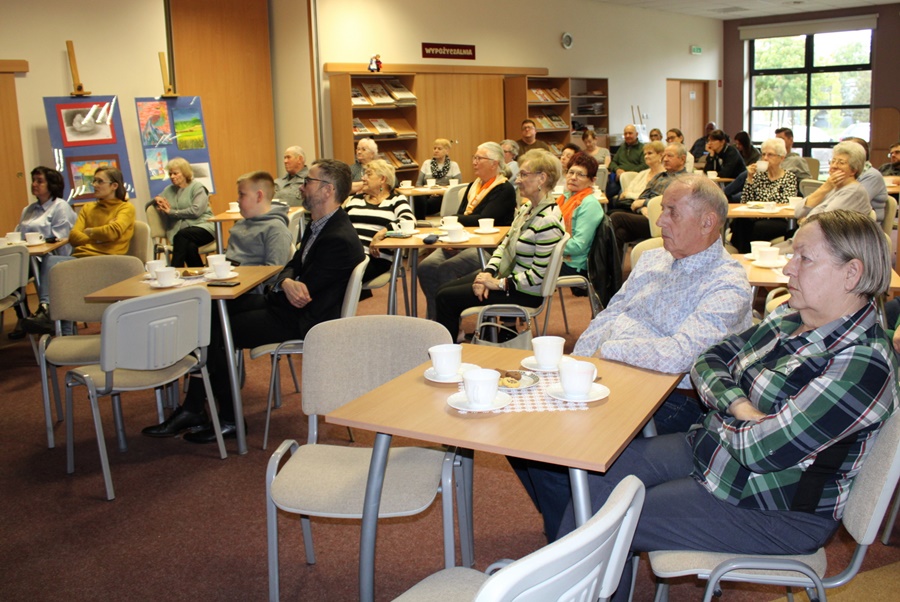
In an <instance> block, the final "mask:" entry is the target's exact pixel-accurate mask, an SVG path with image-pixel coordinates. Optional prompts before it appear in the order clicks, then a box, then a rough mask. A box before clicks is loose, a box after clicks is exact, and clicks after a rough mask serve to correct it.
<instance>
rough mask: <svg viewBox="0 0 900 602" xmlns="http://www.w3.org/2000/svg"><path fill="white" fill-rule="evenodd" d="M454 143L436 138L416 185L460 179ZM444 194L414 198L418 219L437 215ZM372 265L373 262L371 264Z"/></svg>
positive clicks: (441, 183) (447, 184)
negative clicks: (429, 159)
mask: <svg viewBox="0 0 900 602" xmlns="http://www.w3.org/2000/svg"><path fill="white" fill-rule="evenodd" d="M451 146H452V144H451V143H450V141H449V140H447V139H446V138H436V139H435V141H434V150H433V154H432V159H431V161H423V162H422V169H421V170H420V171H419V179H418V180H416V186H425V184H427V183H428V180H430V179H432V178H434V179H435V180H437V185H438V186H449V185H450V180H451V179H453V180H459V179H460V178H461V177H462V172H460V170H459V165H457V163H456V161H451V160H450V147H451ZM443 199H444V197H443V195H440V194H433V195H431V196H420V197H416V198H414V199H413V202H414V203H415V214H416V219H425V218H426V217H428V216H429V215H436V214H438V213H440V211H441V201H442V200H443ZM369 265H370V266H371V265H372V264H371V263H370V264H369Z"/></svg>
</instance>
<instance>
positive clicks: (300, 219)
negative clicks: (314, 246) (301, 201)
mask: <svg viewBox="0 0 900 602" xmlns="http://www.w3.org/2000/svg"><path fill="white" fill-rule="evenodd" d="M305 225H306V210H304V209H300V210H299V211H295V212H294V213H292V214H291V217H290V218H289V220H288V230H289V231H290V233H291V244H293V245H294V246H295V247H296V246H297V243H298V242H299V241H300V239H302V238H303V231H304V230H305V229H306V228H305Z"/></svg>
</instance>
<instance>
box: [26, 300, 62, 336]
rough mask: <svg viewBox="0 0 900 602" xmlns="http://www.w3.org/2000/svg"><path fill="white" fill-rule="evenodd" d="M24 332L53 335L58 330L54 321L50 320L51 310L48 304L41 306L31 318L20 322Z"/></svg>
mask: <svg viewBox="0 0 900 602" xmlns="http://www.w3.org/2000/svg"><path fill="white" fill-rule="evenodd" d="M20 323H21V324H22V330H24V331H25V332H27V333H28V334H53V333H54V332H56V328H55V327H54V326H53V320H51V319H50V308H49V307H48V306H47V304H46V303H41V306H40V307H39V308H38V310H37V311H36V312H35V314H34V315H33V316H31V317H30V318H23V319H22V320H20Z"/></svg>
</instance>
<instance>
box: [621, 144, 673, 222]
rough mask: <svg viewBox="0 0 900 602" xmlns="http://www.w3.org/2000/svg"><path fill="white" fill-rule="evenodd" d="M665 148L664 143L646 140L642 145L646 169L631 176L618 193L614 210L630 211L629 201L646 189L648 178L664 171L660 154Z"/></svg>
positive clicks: (631, 201) (661, 154) (632, 200)
mask: <svg viewBox="0 0 900 602" xmlns="http://www.w3.org/2000/svg"><path fill="white" fill-rule="evenodd" d="M665 150H666V145H665V144H663V143H662V142H648V143H647V144H645V145H644V163H646V164H647V169H645V170H643V171H641V172H638V175H637V177H635V178H633V179H632V180H631V182H629V183H628V186H626V187H625V188H624V189H623V190H622V192H620V193H619V200H618V201H617V202H616V203H615V205H614V207H615V209H616V210H618V209H620V208H621V209H623V210H625V211H630V210H631V203H633V202H634V201H635V200H636V199H637V198H638V197H639V196H641V193H642V192H644V190H646V189H647V184H649V183H650V180H652V179H653V178H654V177H655V176H656V175H658V174H661V173H662V172H664V171H666V168H665V167H663V164H662V156H663V152H664V151H665Z"/></svg>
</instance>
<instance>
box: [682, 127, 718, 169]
mask: <svg viewBox="0 0 900 602" xmlns="http://www.w3.org/2000/svg"><path fill="white" fill-rule="evenodd" d="M715 129H716V122H715V121H710V122H709V123H707V124H706V128H705V129H704V130H703V131H704V134H703V136H701V137H700V138H697V140H695V141H694V145H693V146H692V147H691V150H690V151H689V152H690V153H691V155H693V157H694V159H697V160H698V161H699V160H700V159H702V158H703V155H705V154H706V144H707V142H709V135H710V134H711V133H712V132H713V131H714V130H715ZM682 138H683V137H682Z"/></svg>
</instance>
